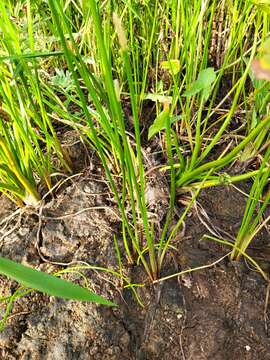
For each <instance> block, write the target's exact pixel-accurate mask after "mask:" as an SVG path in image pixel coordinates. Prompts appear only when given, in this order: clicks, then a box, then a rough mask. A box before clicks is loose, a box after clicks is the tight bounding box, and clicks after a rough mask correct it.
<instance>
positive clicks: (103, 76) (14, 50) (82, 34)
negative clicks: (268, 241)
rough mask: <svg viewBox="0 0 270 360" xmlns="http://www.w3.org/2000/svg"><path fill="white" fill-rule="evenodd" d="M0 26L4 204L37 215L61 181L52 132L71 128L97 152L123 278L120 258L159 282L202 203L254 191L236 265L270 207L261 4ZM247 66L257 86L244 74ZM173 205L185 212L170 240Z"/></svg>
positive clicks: (203, 5) (7, 20)
mask: <svg viewBox="0 0 270 360" xmlns="http://www.w3.org/2000/svg"><path fill="white" fill-rule="evenodd" d="M0 15H1V16H0V32H1V40H0V67H1V71H0V73H1V75H0V82H1V84H0V99H1V112H0V115H1V116H0V145H1V147H0V190H1V191H2V192H3V193H4V194H5V195H7V196H8V197H9V198H10V199H11V200H13V201H15V202H16V204H18V205H19V206H24V205H31V206H39V202H40V201H41V198H42V195H41V194H42V191H44V189H45V188H47V190H49V191H50V190H51V189H52V187H53V178H52V175H53V173H54V172H55V171H62V172H66V173H72V167H73V164H72V163H71V160H70V158H69V155H68V153H67V152H66V151H65V150H64V148H63V147H62V145H61V140H60V139H59V136H58V135H57V131H56V127H59V126H62V127H63V128H64V126H69V127H71V128H74V129H76V131H78V132H79V134H80V136H81V137H82V138H84V139H85V141H86V142H87V143H88V144H89V146H91V147H92V148H93V149H94V150H95V151H96V153H97V155H98V156H99V158H100V161H101V164H102V167H103V169H104V174H105V176H106V178H107V180H108V182H109V184H110V189H111V191H112V193H113V195H114V198H115V200H116V203H117V205H118V209H119V213H120V214H121V218H122V241H123V246H124V249H125V253H124V254H123V253H120V250H119V249H120V248H121V246H120V244H118V243H117V242H116V241H115V248H116V252H117V254H118V260H119V264H120V265H119V266H120V269H121V263H122V260H123V259H122V257H126V258H127V260H128V261H129V262H130V263H132V264H137V263H142V265H143V266H144V268H145V271H146V273H147V274H148V276H149V278H150V280H151V281H156V280H157V279H158V278H159V276H160V273H161V269H162V264H163V261H164V259H165V256H166V252H167V250H168V247H169V245H170V242H171V241H172V239H173V238H174V236H175V235H176V233H177V230H178V229H179V228H180V227H181V225H182V224H183V222H184V219H185V216H186V215H187V213H188V211H189V210H190V208H191V207H192V204H193V203H194V201H196V198H197V196H199V193H200V190H201V189H202V188H205V187H211V186H218V185H221V184H224V183H225V184H227V185H229V184H231V183H234V182H239V181H250V180H252V181H253V186H252V188H251V192H250V198H249V200H248V202H247V208H246V212H245V214H244V215H243V216H244V218H243V223H242V225H241V228H240V230H239V234H238V236H237V239H236V243H235V249H234V250H233V251H232V259H235V258H237V259H238V258H239V257H240V255H242V254H243V253H244V252H245V250H246V248H247V246H248V245H249V243H250V242H251V241H252V239H253V238H254V236H255V235H256V234H257V232H258V231H259V230H260V229H261V228H262V226H263V225H264V224H265V222H264V221H263V214H264V211H265V209H266V208H267V204H268V201H269V196H268V192H267V193H266V195H265V194H264V193H265V189H266V186H267V182H268V175H269V174H268V173H269V165H268V158H269V154H268V153H269V150H268V143H269V126H270V116H269V114H268V112H269V96H270V95H269V86H270V85H269V83H268V82H267V81H266V80H267V75H265V76H264V78H263V76H262V75H260V74H261V73H262V72H263V73H264V74H265V73H266V74H267V71H268V67H267V66H268V65H267V61H268V60H269V59H268V53H267V49H266V48H265V47H263V44H265V43H266V41H267V38H268V37H269V35H270V23H269V6H268V5H267V4H266V5H264V6H261V5H260V4H257V5H256V2H255V1H244V0H230V1H215V0H214V1H208V0H193V1H187V0H172V1H169V2H166V1H158V0H154V1H150V2H146V1H138V2H137V1H136V2H135V1H131V0H123V1H121V2H119V1H114V0H109V1H100V2H98V3H97V2H96V1H95V0H89V1H82V2H80V1H76V0H74V1H62V0H48V2H43V1H41V0H37V1H35V2H30V0H21V1H19V2H17V3H16V4H14V2H13V1H11V0H9V1H6V2H5V3H3V2H2V3H1V4H0ZM265 49H266V50H265ZM256 57H258V58H259V59H260V60H258V61H259V63H257V64H259V66H260V67H259V69H260V74H259V75H258V72H259V71H258V70H257V74H256V71H254V69H253V70H252V64H256V60H255V58H256ZM254 60H255V62H254ZM150 103H151V105H152V107H153V108H154V115H153V119H152V120H151V121H152V122H151V124H150V125H149V124H147V122H146V121H145V116H146V113H147V111H148V110H149V104H150ZM71 105H76V109H77V110H76V112H74V111H73V110H71V108H72V106H71ZM126 108H128V109H129V112H130V113H131V115H130V119H129V121H127V118H126V115H125V109H126ZM145 129H146V130H145ZM155 141H157V142H158V143H159V144H160V148H161V150H160V158H162V161H161V164H160V167H161V169H160V171H162V172H163V174H164V175H165V176H166V179H167V181H168V183H169V198H170V200H169V206H168V209H167V215H166V216H165V219H162V229H161V231H160V228H159V226H157V225H156V224H155V223H154V222H153V221H152V220H151V218H150V216H149V209H148V203H147V199H146V196H145V194H146V188H147V185H148V178H147V176H146V174H147V173H148V171H149V170H151V169H149V168H148V166H147V159H146V157H145V155H144V151H143V149H144V148H145V147H147V146H150V147H153V144H154V142H155ZM257 160H258V162H259V168H257V169H255V168H254V164H255V163H256V161H257ZM236 161H238V162H246V163H247V166H246V167H245V169H244V172H243V173H242V174H236V175H229V174H227V173H226V172H227V171H229V170H228V169H229V168H230V166H233V164H234V163H235V162H236ZM194 189H195V192H194ZM178 192H188V193H190V194H191V198H190V202H189V204H188V205H187V207H186V209H184V211H183V216H181V217H180V219H179V220H178V221H177V224H176V225H175V226H174V227H173V228H172V226H171V225H172V223H173V219H174V206H175V201H176V196H177V193H178ZM260 201H262V206H261V207H260V209H259V210H257V205H258V203H260ZM127 209H129V210H127ZM262 224H263V225H262ZM239 249H240V250H239Z"/></svg>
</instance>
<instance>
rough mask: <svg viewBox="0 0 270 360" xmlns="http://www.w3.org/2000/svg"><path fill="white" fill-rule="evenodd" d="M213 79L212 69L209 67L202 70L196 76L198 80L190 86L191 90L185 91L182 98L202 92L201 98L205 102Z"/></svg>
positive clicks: (214, 75)
mask: <svg viewBox="0 0 270 360" xmlns="http://www.w3.org/2000/svg"><path fill="white" fill-rule="evenodd" d="M215 79H216V73H215V71H214V68H212V67H210V68H207V69H204V70H202V71H201V72H200V73H199V75H198V79H197V80H196V81H194V83H193V84H192V85H191V88H190V89H189V90H187V91H185V93H184V96H193V95H196V94H198V93H199V92H201V91H203V93H202V95H203V98H204V99H205V100H207V99H208V97H209V95H210V91H211V85H212V84H213V82H214V81H215Z"/></svg>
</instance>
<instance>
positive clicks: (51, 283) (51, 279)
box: [0, 257, 115, 306]
mask: <svg viewBox="0 0 270 360" xmlns="http://www.w3.org/2000/svg"><path fill="white" fill-rule="evenodd" d="M0 273H1V274H3V275H5V276H7V277H10V278H12V279H14V280H16V281H18V282H19V283H20V284H22V285H24V286H26V287H29V288H32V289H34V290H38V291H41V292H43V293H45V294H48V295H51V296H57V297H61V298H64V299H72V300H79V301H92V302H95V303H98V304H103V305H109V306H115V304H114V303H112V302H110V301H108V300H106V299H104V298H102V297H101V296H99V295H96V294H94V293H92V292H91V291H89V290H88V289H86V288H82V287H80V286H79V285H76V284H73V283H72V282H69V281H66V280H63V279H59V278H58V277H56V276H53V275H49V274H47V273H44V272H41V271H38V270H34V269H31V268H30V267H27V266H24V265H21V264H18V263H16V262H14V261H12V260H8V259H5V258H3V257H0Z"/></svg>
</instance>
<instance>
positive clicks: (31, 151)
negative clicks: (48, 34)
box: [0, 1, 71, 205]
mask: <svg viewBox="0 0 270 360" xmlns="http://www.w3.org/2000/svg"><path fill="white" fill-rule="evenodd" d="M26 4H27V20H28V22H27V29H26V30H27V34H28V38H27V40H28V44H27V45H28V47H27V49H23V50H22V49H21V46H22V42H21V36H22V34H21V33H20V28H19V26H18V25H16V24H14V23H12V20H11V18H10V14H9V10H10V9H9V8H8V7H6V4H4V3H3V2H2V3H1V4H0V14H1V19H0V32H1V40H0V48H1V55H3V56H2V57H1V62H0V67H1V75H0V98H1V109H2V111H1V114H0V115H1V116H0V140H1V150H0V160H1V169H0V179H1V191H2V192H4V193H5V194H6V195H8V196H9V197H10V198H11V199H12V200H14V201H15V202H17V203H18V204H19V203H20V204H21V205H22V204H23V203H24V204H31V205H36V204H37V203H38V201H39V200H40V195H39V193H38V190H37V182H38V181H39V180H41V181H42V182H43V185H45V186H46V187H47V188H48V189H50V188H51V177H50V175H51V173H52V171H53V169H54V167H55V166H54V165H53V163H52V157H53V156H54V155H55V156H56V159H57V158H58V161H59V163H60V164H59V168H60V166H61V167H63V168H64V170H65V171H67V172H71V164H70V161H69V158H68V156H67V154H66V153H65V152H64V151H63V149H62V147H61V144H60V142H59V140H58V138H57V135H56V132H55V130H54V128H53V125H52V122H51V119H50V118H49V116H48V113H47V111H46V108H45V104H44V100H43V97H42V94H41V89H40V79H39V74H38V67H37V61H38V60H37V56H40V57H42V56H43V55H42V54H39V53H38V54H37V53H36V51H35V47H34V34H33V27H32V22H33V21H32V14H31V8H30V2H29V1H27V2H26ZM23 37H25V34H23ZM23 46H24V47H26V43H25V42H23ZM25 55H27V56H25ZM47 55H48V54H47ZM47 55H46V56H47Z"/></svg>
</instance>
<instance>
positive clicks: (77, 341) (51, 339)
mask: <svg viewBox="0 0 270 360" xmlns="http://www.w3.org/2000/svg"><path fill="white" fill-rule="evenodd" d="M95 174H96V172H95ZM151 196H152V197H151V199H153V195H151ZM0 201H1V209H2V214H1V219H3V220H4V219H5V218H6V217H7V216H9V215H10V214H12V213H13V214H14V216H13V217H12V218H11V219H8V220H7V222H6V227H5V228H4V230H3V232H2V233H1V238H0V239H1V241H0V252H1V256H6V257H8V258H10V259H13V260H16V261H19V262H22V263H24V264H26V265H27V264H28V265H30V266H32V267H35V268H37V269H40V270H44V271H48V272H50V273H52V272H54V271H56V270H59V269H62V268H65V267H68V265H67V266H60V265H57V264H56V263H66V264H70V263H71V262H72V263H73V264H79V262H82V261H83V262H85V263H88V264H91V265H99V266H103V267H107V268H111V269H115V270H116V271H118V262H117V256H116V251H115V248H114V242H113V236H114V235H115V236H116V237H117V239H118V240H119V241H120V240H121V233H120V223H119V215H118V212H117V208H116V205H115V204H114V202H113V200H112V199H111V197H110V194H109V192H108V187H107V184H106V182H104V180H103V179H102V177H98V176H97V175H94V174H92V173H91V171H90V170H88V171H87V173H84V174H81V175H80V176H78V177H76V178H73V180H72V181H67V183H66V184H65V186H64V187H63V188H62V189H61V191H59V192H58V193H57V195H56V197H55V198H54V199H51V200H47V202H46V203H44V204H43V208H42V209H36V210H35V209H28V210H27V211H26V210H25V211H24V212H23V214H21V215H20V213H17V214H16V213H15V212H14V211H15V208H14V207H13V205H11V204H10V203H8V202H7V201H6V200H4V199H3V198H1V200H0ZM198 201H199V203H200V205H201V208H203V209H204V210H205V212H206V213H207V214H208V216H209V219H210V223H209V225H210V228H211V229H215V230H217V229H219V231H221V232H222V234H224V232H226V233H229V234H231V236H233V235H234V234H235V232H236V230H237V227H238V226H239V224H240V221H241V216H242V214H243V209H244V206H245V198H244V196H243V195H242V194H241V193H239V192H238V191H236V190H234V189H232V188H227V187H219V188H216V189H212V190H207V191H204V192H203V193H202V194H201V196H200V198H199V199H198ZM161 208H162V206H161V205H159V211H161V210H160V209H161ZM180 211H181V208H180ZM163 215H164V214H161V215H160V216H163ZM4 225H5V222H3V224H2V227H4ZM185 225H186V231H185V234H184V236H179V237H177V238H176V240H175V241H174V242H173V245H174V247H175V248H176V250H172V251H170V252H169V253H168V255H167V258H166V262H165V264H164V267H163V270H162V271H163V272H162V274H161V276H165V275H169V274H174V273H176V272H178V271H180V270H183V269H188V268H192V267H196V266H200V265H204V264H210V263H212V262H214V261H215V260H217V259H218V258H220V257H222V256H223V255H224V254H226V253H227V252H228V251H229V249H226V247H224V246H221V245H219V244H217V243H214V242H211V241H206V240H202V236H203V235H204V234H205V233H209V231H208V230H207V228H206V227H205V225H203V223H202V221H201V219H200V216H198V211H196V209H193V210H192V211H191V213H190V215H189V216H188V218H187V219H186V224H185ZM4 234H5V236H4ZM264 240H265V241H266V239H264ZM123 265H124V272H125V274H127V275H128V276H129V277H130V279H131V280H132V281H133V282H136V283H140V284H144V286H142V287H138V289H137V294H138V296H139V297H140V299H141V301H142V303H143V304H144V307H142V306H140V305H139V304H138V302H137V301H136V300H135V298H134V296H133V295H132V293H131V291H130V290H128V289H123V287H122V286H121V282H120V281H119V279H117V278H116V277H115V276H113V275H110V274H108V273H107V272H100V271H93V270H87V271H85V272H84V275H85V276H86V278H87V280H88V286H89V287H90V288H91V289H92V290H94V291H95V292H97V293H98V294H100V295H103V296H105V297H106V298H108V299H110V300H113V301H114V302H116V303H117V304H118V307H117V308H113V309H112V308H106V307H104V306H99V305H95V304H89V303H79V302H73V301H65V300H61V299H55V298H52V297H49V296H46V295H42V294H37V293H31V294H28V295H26V296H25V297H23V298H20V299H18V300H17V301H16V302H15V304H14V306H13V308H12V311H11V312H10V314H9V317H8V320H7V324H6V327H5V328H4V330H3V331H2V332H1V333H0V358H1V359H7V360H9V359H12V360H13V359H14V360H15V359H23V360H26V359H27V360H28V359H29V360H40V359H44V360H47V359H48V360H51V359H53V360H62V359H63V360H74V359H78V360H79V359H81V360H84V359H95V360H96V359H97V360H99V359H102V360H103V359H134V360H135V359H136V360H137V359H138V360H144V359H145V360H147V359H165V360H166V359H170V360H172V359H181V360H203V359H207V360H226V359H228V360H229V359H230V360H231V359H241V360H242V359H243V360H257V359H258V360H267V359H270V341H269V334H268V319H267V312H266V313H265V311H264V307H265V297H266V290H267V286H266V283H265V281H264V280H263V279H262V277H261V276H260V275H259V274H258V273H256V272H255V271H254V270H253V269H250V268H249V267H248V266H247V265H246V264H245V263H244V262H241V263H240V264H233V263H231V262H229V261H228V259H226V258H225V259H224V260H223V261H222V262H220V263H219V264H218V265H216V266H213V267H211V268H208V269H204V270H200V271H196V272H193V273H190V274H189V275H186V276H179V277H174V278H173V279H171V280H167V281H164V282H160V283H158V284H155V285H153V284H150V283H149V280H148V279H147V277H146V275H145V273H144V271H143V270H142V269H141V268H140V267H134V268H133V267H130V266H129V265H128V264H126V263H125V261H124V263H123ZM69 266H70V265H69ZM64 277H65V278H66V279H70V280H72V281H74V282H76V283H79V284H81V285H85V283H84V279H83V278H82V277H81V276H80V275H79V274H78V273H67V274H65V276H64ZM0 284H1V296H7V295H8V294H10V293H12V292H14V290H15V289H16V288H17V284H16V283H15V282H13V281H10V280H8V279H6V278H4V277H0ZM5 305H6V304H5V303H2V304H1V313H2V314H3V312H4V309H5Z"/></svg>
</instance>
